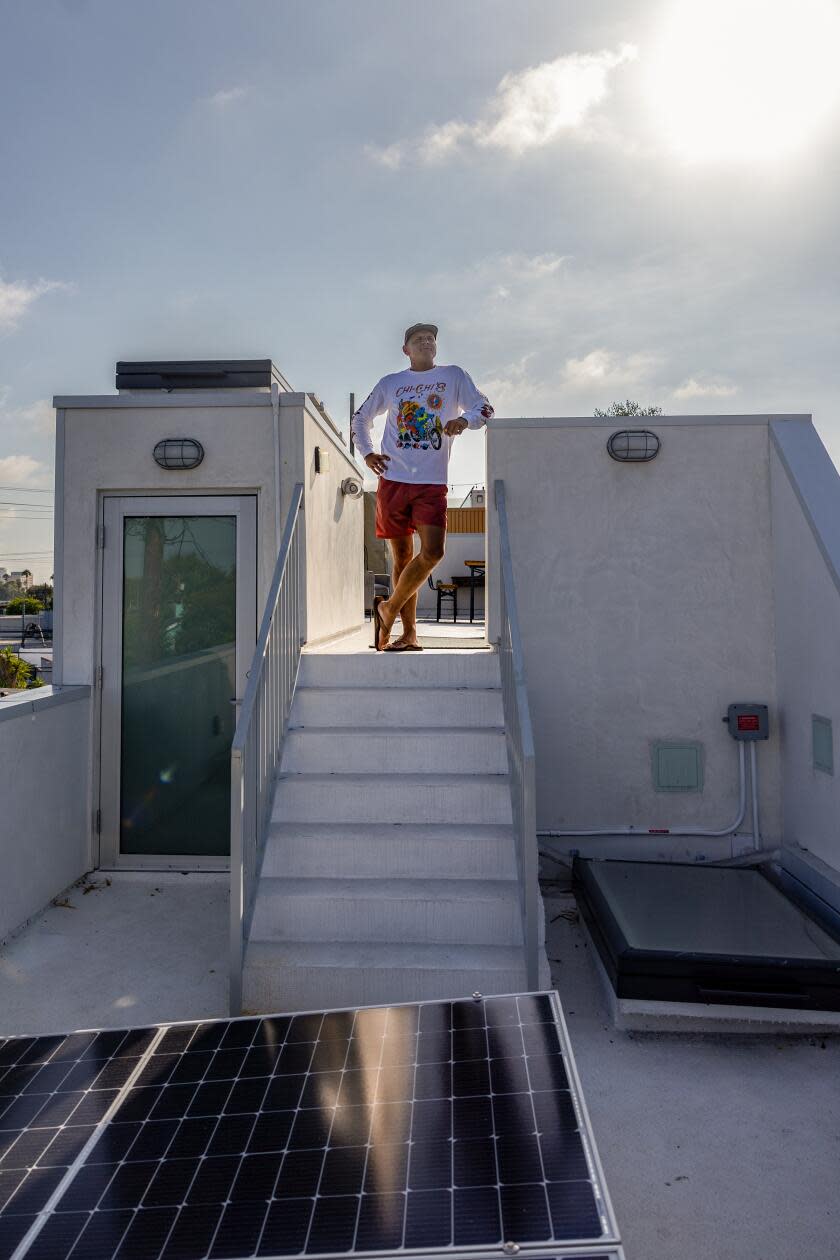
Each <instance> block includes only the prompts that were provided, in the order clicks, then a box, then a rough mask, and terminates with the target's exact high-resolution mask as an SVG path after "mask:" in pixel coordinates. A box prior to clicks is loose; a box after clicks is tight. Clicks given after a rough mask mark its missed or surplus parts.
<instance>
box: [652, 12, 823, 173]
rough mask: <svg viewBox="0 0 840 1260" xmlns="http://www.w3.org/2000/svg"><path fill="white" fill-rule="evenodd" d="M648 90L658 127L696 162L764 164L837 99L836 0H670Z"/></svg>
mask: <svg viewBox="0 0 840 1260" xmlns="http://www.w3.org/2000/svg"><path fill="white" fill-rule="evenodd" d="M644 60H645V62H646V63H647V93H648V98H649V102H650V106H651V108H652V110H653V112H654V115H655V118H656V126H657V127H658V128H659V129H660V131H661V132H662V133H663V134H664V136H665V139H666V141H667V142H668V144H669V145H670V146H671V147H672V148H673V149H674V150H676V152H678V153H679V154H681V155H682V156H683V157H684V158H686V159H688V160H690V161H708V160H719V159H722V160H733V159H735V160H750V159H754V160H758V161H768V160H772V159H774V158H777V157H783V156H785V155H787V154H790V153H791V152H792V151H794V150H795V149H796V148H798V147H799V146H801V145H803V144H804V143H806V142H807V141H808V139H809V138H810V137H811V136H813V135H814V134H815V132H816V131H817V129H818V128H819V126H820V125H821V124H822V123H823V122H824V120H825V119H826V117H827V116H828V114H829V113H830V111H831V109H832V108H833V106H835V105H836V103H837V101H838V96H840V91H838V84H840V74H838V62H839V61H840V10H839V9H838V4H837V3H836V2H835V0H798V2H797V0H705V2H704V3H702V4H701V3H698V0H670V2H669V3H668V4H667V6H666V7H665V9H664V10H663V12H662V17H661V21H660V25H659V27H658V28H657V29H656V30H655V32H654V37H653V42H652V45H651V47H650V51H649V52H646V55H645V57H644Z"/></svg>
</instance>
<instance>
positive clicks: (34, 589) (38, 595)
mask: <svg viewBox="0 0 840 1260" xmlns="http://www.w3.org/2000/svg"><path fill="white" fill-rule="evenodd" d="M26 598H27V599H39V600H40V601H41V603H42V604H43V605H44V608H47V609H49V608H52V606H53V588H52V586H51V585H50V583H49V582H41V583H40V584H39V585H38V586H30V588H29V590H28V591H27V592H26Z"/></svg>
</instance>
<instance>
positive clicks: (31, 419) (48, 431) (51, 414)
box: [0, 388, 55, 437]
mask: <svg viewBox="0 0 840 1260" xmlns="http://www.w3.org/2000/svg"><path fill="white" fill-rule="evenodd" d="M8 395H9V390H8V388H7V389H6V390H4V391H3V392H2V395H0V424H3V425H8V426H9V428H11V429H14V431H15V433H16V434H19V433H28V434H37V435H38V436H39V437H53V436H54V434H55V409H54V408H53V405H52V402H51V401H50V399H49V398H38V399H37V400H36V401H35V402H33V403H29V405H28V406H26V407H6V406H5V401H6V398H8Z"/></svg>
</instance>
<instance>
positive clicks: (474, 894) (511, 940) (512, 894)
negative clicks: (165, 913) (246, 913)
mask: <svg viewBox="0 0 840 1260" xmlns="http://www.w3.org/2000/svg"><path fill="white" fill-rule="evenodd" d="M325 935H329V938H330V939H331V940H345V941H355V940H360V939H361V940H378V941H381V942H383V943H384V942H387V946H388V948H389V949H390V948H391V944H392V943H393V942H395V941H404V940H409V941H417V942H426V943H429V944H439V945H440V944H445V943H447V942H461V943H465V942H466V943H472V944H478V945H490V944H493V945H516V944H518V943H519V942H521V940H522V919H521V913H520V908H519V886H518V884H517V883H516V882H515V881H514V880H445V879H352V880H348V879H271V878H266V877H265V876H263V877H262V878H261V879H260V884H259V888H258V890H257V900H256V904H255V906H254V916H253V920H252V922H251V939H252V940H255V941H259V940H277V941H280V940H283V941H318V940H322V939H323V938H324V936H325Z"/></svg>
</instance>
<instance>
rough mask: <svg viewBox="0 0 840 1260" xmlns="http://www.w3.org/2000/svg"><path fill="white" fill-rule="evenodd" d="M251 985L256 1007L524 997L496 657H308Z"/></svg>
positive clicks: (248, 965)
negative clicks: (503, 995) (472, 995)
mask: <svg viewBox="0 0 840 1260" xmlns="http://www.w3.org/2000/svg"><path fill="white" fill-rule="evenodd" d="M543 958H544V954H543ZM544 970H545V976H544V982H545V983H546V984H547V983H548V967H547V963H546V964H545V967H544ZM243 985H244V999H243V1006H244V1009H245V1010H253V1011H259V1010H283V1009H286V1010H296V1009H297V1010H302V1009H307V1008H308V1009H317V1008H322V1007H329V1006H357V1005H365V1004H375V1003H380V1002H401V1001H421V1000H423V999H425V998H441V997H455V996H463V995H464V994H469V993H472V992H473V991H474V990H476V989H478V990H479V991H481V992H482V993H509V992H511V991H514V990H521V989H523V988H525V987H526V978H525V966H524V957H523V950H522V927H521V918H520V909H519V886H518V881H517V873H516V854H515V850H514V837H513V831H512V826H511V803H510V789H509V784H508V773H507V752H506V747H505V735H504V718H503V712H502V693H501V679H500V673H499V661H498V657H497V656H496V654H495V653H493V652H491V651H487V650H483V651H480V650H469V649H455V650H451V651H447V650H430V651H426V652H424V653H419V652H418V653H416V654H415V653H410V654H400V655H394V654H383V653H374V652H372V651H348V652H340V651H339V652H336V651H333V652H317V651H311V652H304V655H303V657H302V659H301V669H300V675H299V678H298V687H297V691H296V694H295V701H294V706H293V709H292V715H291V723H290V729H289V732H288V734H287V736H286V742H285V746H284V753H283V762H282V766H281V773H280V777H279V779H278V783H277V789H276V793H275V799H274V810H273V822H272V827H271V832H270V836H269V840H268V844H267V847H266V854H265V861H264V864H263V870H262V877H261V879H260V885H259V889H258V892H257V901H256V906H255V910H254V918H253V923H252V928H251V938H250V941H249V942H248V946H247V950H246V956H245V969H244V977H243Z"/></svg>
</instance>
